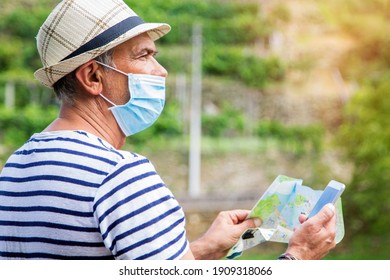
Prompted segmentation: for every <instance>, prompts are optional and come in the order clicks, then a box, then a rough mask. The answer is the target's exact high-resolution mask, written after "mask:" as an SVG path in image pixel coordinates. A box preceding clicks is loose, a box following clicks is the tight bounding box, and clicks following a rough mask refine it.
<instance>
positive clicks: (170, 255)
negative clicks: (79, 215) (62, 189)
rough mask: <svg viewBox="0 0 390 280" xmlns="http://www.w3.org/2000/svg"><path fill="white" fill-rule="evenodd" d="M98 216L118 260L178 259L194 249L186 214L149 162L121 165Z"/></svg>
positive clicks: (109, 180)
mask: <svg viewBox="0 0 390 280" xmlns="http://www.w3.org/2000/svg"><path fill="white" fill-rule="evenodd" d="M93 211H94V215H95V218H96V220H97V222H98V225H99V228H100V232H101V234H102V238H103V241H104V244H105V246H106V247H107V248H108V249H109V250H110V251H111V252H112V254H113V256H114V257H115V258H116V259H160V260H161V259H178V258H180V257H182V256H183V255H184V254H185V253H186V252H187V251H188V250H189V242H188V240H187V238H186V232H185V217H184V213H183V210H182V208H181V207H180V205H179V204H178V202H177V201H176V199H175V198H174V196H173V195H172V193H171V191H170V190H169V189H168V188H167V187H166V186H165V184H164V182H163V181H162V179H161V178H160V176H159V175H158V174H157V173H156V171H155V169H154V167H153V165H152V164H151V163H150V161H149V160H148V159H146V158H145V157H142V156H135V157H133V158H130V159H129V158H127V159H125V160H122V161H121V162H120V163H118V164H117V165H116V166H115V168H114V170H113V171H112V172H111V173H110V174H109V175H108V176H107V177H106V178H105V180H104V181H103V183H102V185H101V186H100V188H99V189H98V191H97V193H96V197H95V200H94V206H93Z"/></svg>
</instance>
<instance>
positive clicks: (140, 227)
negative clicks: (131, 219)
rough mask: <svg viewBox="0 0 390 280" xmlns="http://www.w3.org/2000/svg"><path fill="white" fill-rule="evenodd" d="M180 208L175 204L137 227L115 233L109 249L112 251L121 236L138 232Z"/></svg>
mask: <svg viewBox="0 0 390 280" xmlns="http://www.w3.org/2000/svg"><path fill="white" fill-rule="evenodd" d="M180 209H181V207H180V206H176V207H175V208H172V209H170V210H168V211H166V212H165V213H163V214H162V215H160V216H158V217H156V218H154V219H152V220H150V221H148V222H146V223H143V224H141V225H139V226H137V227H135V228H132V229H130V230H128V231H125V232H123V233H121V234H119V235H117V236H116V237H115V239H114V240H113V241H112V243H111V246H110V248H109V249H110V250H111V251H113V250H114V247H115V246H116V243H117V242H118V241H119V240H121V239H123V238H125V237H127V236H129V235H132V234H134V233H136V232H138V231H140V230H143V229H144V228H147V227H149V226H151V225H153V224H155V223H157V222H158V221H160V220H162V219H164V218H166V217H168V216H169V215H171V214H173V213H175V212H177V211H179V210H180ZM183 220H184V217H183Z"/></svg>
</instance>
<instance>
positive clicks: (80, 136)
mask: <svg viewBox="0 0 390 280" xmlns="http://www.w3.org/2000/svg"><path fill="white" fill-rule="evenodd" d="M184 224H185V218H184V213H183V211H182V209H181V207H180V206H179V204H178V203H177V201H176V199H175V198H174V197H173V195H172V193H171V192H170V191H169V189H168V188H167V187H166V186H165V184H164V182H163V181H162V180H161V178H160V176H159V175H158V174H157V173H156V171H155V169H154V167H153V165H152V164H151V163H150V161H149V160H148V159H146V158H145V157H143V156H140V155H138V154H134V153H129V152H125V151H122V150H116V149H115V148H114V147H113V146H111V145H110V144H109V143H107V142H106V141H104V140H102V139H100V138H98V137H96V136H94V135H92V134H89V133H86V132H83V131H58V132H45V133H39V134H35V135H33V136H32V137H31V139H30V140H29V141H28V142H27V143H26V144H24V145H23V146H22V147H21V148H20V149H19V150H17V151H16V152H15V153H14V154H13V155H12V156H11V157H10V158H9V159H8V161H7V162H6V164H5V166H4V168H3V170H2V171H1V174H0V258H5V259H25V258H27V259H113V258H116V259H177V258H180V257H182V256H183V255H184V254H185V253H186V252H187V251H188V249H189V243H188V240H187V238H186V233H185V229H184Z"/></svg>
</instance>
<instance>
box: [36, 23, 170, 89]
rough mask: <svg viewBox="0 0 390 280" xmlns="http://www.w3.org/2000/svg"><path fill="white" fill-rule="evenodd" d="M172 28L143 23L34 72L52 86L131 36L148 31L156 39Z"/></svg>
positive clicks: (48, 85) (160, 24)
mask: <svg viewBox="0 0 390 280" xmlns="http://www.w3.org/2000/svg"><path fill="white" fill-rule="evenodd" d="M170 30H171V27H170V26H169V25H168V24H165V23H142V24H140V25H138V26H136V27H134V28H132V29H131V30H129V31H127V32H126V33H124V34H122V35H120V36H119V37H117V38H116V39H114V40H112V41H111V42H109V43H108V44H106V45H104V46H101V47H98V48H96V49H93V50H90V51H87V52H85V53H82V54H80V55H77V56H75V57H72V58H69V59H67V60H63V61H61V62H59V63H57V64H54V65H51V66H48V67H42V68H40V69H38V70H37V71H36V72H35V73H34V76H35V78H36V79H37V80H39V81H40V82H41V83H42V84H43V85H45V86H47V87H50V88H52V87H53V85H54V84H55V83H56V82H57V81H58V80H60V79H61V78H63V77H64V76H66V75H67V74H69V73H71V72H73V71H74V70H76V69H77V68H78V67H79V66H81V65H83V64H84V63H86V62H88V61H90V60H91V59H93V58H95V57H97V56H99V55H101V54H103V53H104V52H106V51H108V50H110V49H112V48H114V47H116V46H118V45H120V44H122V43H123V42H126V41H127V40H129V39H131V38H134V37H136V36H138V35H140V34H142V33H145V32H146V33H148V35H149V36H150V38H151V39H152V40H153V41H155V40H157V39H159V38H161V37H162V36H164V35H165V34H167V33H168V32H169V31H170Z"/></svg>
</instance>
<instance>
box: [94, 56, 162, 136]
mask: <svg viewBox="0 0 390 280" xmlns="http://www.w3.org/2000/svg"><path fill="white" fill-rule="evenodd" d="M97 63H99V64H101V65H103V66H105V67H108V68H110V69H112V70H114V71H117V72H119V73H121V74H123V75H126V76H127V77H128V87H129V91H130V100H129V101H128V102H127V103H126V104H124V105H116V104H114V103H113V102H111V101H110V100H109V99H108V98H107V97H105V96H103V95H102V94H100V96H101V97H103V98H104V99H105V100H106V101H107V102H108V103H110V104H112V105H113V107H110V108H109V109H110V110H111V112H112V113H113V115H114V117H115V119H116V121H117V123H118V125H119V127H120V128H121V129H122V131H123V133H124V134H125V135H126V136H130V135H133V134H135V133H137V132H140V131H142V130H144V129H146V128H148V127H149V126H151V125H152V124H153V123H154V122H155V121H156V120H157V119H158V117H159V116H160V114H161V112H162V110H163V108H164V103H165V78H164V77H161V76H155V75H144V74H130V73H129V74H127V73H125V72H122V71H120V70H118V69H116V68H114V67H111V66H109V65H106V64H103V63H101V62H99V61H97Z"/></svg>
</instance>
